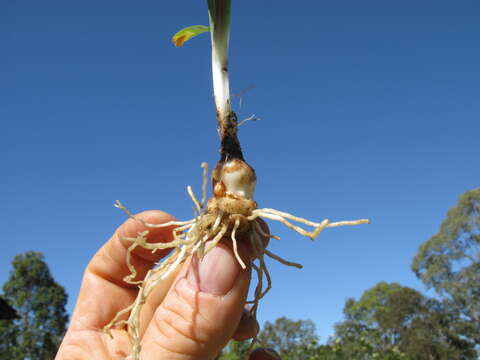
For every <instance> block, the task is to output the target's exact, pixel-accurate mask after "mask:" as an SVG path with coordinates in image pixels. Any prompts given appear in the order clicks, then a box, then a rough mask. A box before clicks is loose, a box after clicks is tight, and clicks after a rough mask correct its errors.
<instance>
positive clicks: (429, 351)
mask: <svg viewBox="0 0 480 360" xmlns="http://www.w3.org/2000/svg"><path fill="white" fill-rule="evenodd" d="M344 314H345V321H343V322H341V323H339V324H337V325H336V328H335V330H336V332H335V339H334V340H335V342H334V343H335V344H337V345H340V349H341V350H342V353H343V354H345V356H346V358H349V357H351V358H359V357H358V352H359V347H360V348H361V349H363V352H364V353H366V354H367V355H372V354H375V353H377V356H380V358H382V359H412V360H417V359H418V360H423V359H425V360H430V359H438V360H455V359H459V360H460V359H462V360H463V359H465V360H466V359H476V353H475V351H474V345H473V344H472V343H471V342H468V341H466V340H465V339H463V338H462V337H461V336H460V335H459V334H458V333H456V332H455V331H453V330H452V324H454V323H455V319H454V317H453V316H452V313H450V312H447V311H445V309H444V308H443V306H442V304H441V303H440V302H439V301H436V300H434V299H429V298H427V297H425V296H423V295H422V294H421V293H419V292H418V291H416V290H414V289H411V288H408V287H404V286H401V285H400V284H397V283H390V284H389V283H385V282H381V283H378V284H377V285H375V286H374V287H373V288H371V289H369V290H367V291H365V292H364V293H363V295H362V296H361V298H360V299H359V300H358V301H355V300H354V299H349V300H347V302H346V304H345V308H344ZM359 345H360V346H359ZM355 354H356V355H355ZM363 358H365V359H371V357H369V356H367V357H362V359H363Z"/></svg>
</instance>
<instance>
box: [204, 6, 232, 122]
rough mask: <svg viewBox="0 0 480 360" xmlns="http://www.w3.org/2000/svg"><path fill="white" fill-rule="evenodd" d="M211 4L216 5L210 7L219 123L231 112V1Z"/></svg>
mask: <svg viewBox="0 0 480 360" xmlns="http://www.w3.org/2000/svg"><path fill="white" fill-rule="evenodd" d="M211 2H212V3H215V4H214V5H213V6H211V5H209V15H210V16H209V17H210V34H211V40H212V77H213V95H214V98H215V105H216V107H217V111H218V116H219V121H223V120H224V119H226V118H227V116H228V115H229V114H230V111H231V108H230V82H229V79H228V43H229V37H230V0H213V1H211ZM209 3H210V2H209ZM212 7H213V9H212ZM213 12H214V13H213Z"/></svg>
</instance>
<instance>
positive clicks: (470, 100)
mask: <svg viewBox="0 0 480 360" xmlns="http://www.w3.org/2000/svg"><path fill="white" fill-rule="evenodd" d="M293 4H294V3H293V2H291V1H273V0H269V1H267V0H243V1H234V2H233V20H232V39H231V52H230V54H231V61H230V70H231V85H232V92H233V93H237V94H240V93H242V94H243V95H242V107H241V109H238V106H237V107H236V108H237V110H238V113H239V116H240V118H245V117H248V116H250V115H251V114H256V115H257V116H259V117H260V118H261V121H258V122H255V123H248V124H246V125H244V126H242V127H241V129H240V139H241V142H242V145H243V148H244V153H245V155H246V158H247V160H248V161H249V162H250V163H251V164H252V165H253V166H254V167H255V169H256V171H257V175H258V186H257V201H258V202H259V205H260V206H261V207H273V208H277V209H280V210H285V211H289V212H293V213H295V214H298V215H300V216H304V217H307V218H310V219H314V220H321V219H323V218H325V217H328V218H330V219H331V220H343V219H355V218H363V217H369V218H371V219H372V221H373V223H372V224H371V225H363V226H360V227H353V228H338V229H329V230H326V231H325V232H324V233H323V234H322V235H321V236H320V238H318V239H317V240H316V241H315V242H313V243H312V242H310V241H309V240H308V239H306V238H303V237H301V236H299V235H297V234H295V233H292V232H291V231H289V230H287V229H284V228H283V227H282V226H279V225H276V224H273V225H272V226H271V229H272V232H273V233H275V234H278V235H280V236H281V237H282V240H281V241H279V242H274V243H272V244H271V249H272V250H273V251H274V252H276V253H278V254H279V255H282V256H284V257H286V258H288V259H290V260H292V261H297V262H301V263H303V264H304V266H305V267H304V269H303V270H297V269H293V268H286V267H284V266H282V265H279V264H277V263H274V262H270V269H271V273H272V276H273V282H274V286H273V289H272V291H271V293H270V294H269V295H268V296H267V297H266V298H265V300H264V301H263V303H262V305H261V309H260V312H259V313H260V321H261V322H263V321H265V320H274V319H275V318H277V317H279V316H288V317H290V318H294V319H312V320H314V321H315V323H316V325H317V329H318V333H319V335H320V336H321V338H322V340H326V338H327V337H328V335H329V334H331V333H332V331H333V324H334V323H335V322H336V321H339V320H341V319H342V307H343V304H344V302H345V300H346V299H347V298H348V297H358V296H360V295H361V293H362V292H363V291H364V290H366V289H367V288H369V287H371V286H373V285H375V284H376V283H377V282H379V281H398V282H400V283H402V284H404V285H407V286H413V287H415V288H417V289H422V290H423V287H422V284H421V283H419V282H418V281H417V280H416V278H415V276H414V274H413V273H412V272H411V271H410V263H411V260H412V258H413V256H414V255H415V253H416V250H417V248H418V246H419V245H420V244H421V243H422V242H423V241H425V240H427V239H428V238H429V237H430V236H431V235H433V234H434V233H435V232H436V230H437V228H438V226H439V224H440V222H441V220H442V219H443V218H444V216H445V214H446V211H447V209H448V208H449V207H451V206H453V205H454V204H455V203H456V200H457V197H458V195H460V194H461V193H462V192H464V191H466V190H469V189H472V188H474V187H477V186H479V179H480V166H479V165H480V164H479V162H480V151H479V147H480V146H479V134H480V99H479V98H480V67H479V64H480V47H479V39H480V23H479V21H478V19H479V18H480V3H479V2H478V1H476V0H470V1H463V0H462V1H455V2H452V1H443V0H435V1H433V0H423V1H411V0H407V1H401V2H399V1H384V0H383V1H380V0H377V1H368V0H367V1H353V0H348V1H341V2H340V1H330V2H327V1H313V0H311V1H303V2H301V6H296V5H293ZM207 22H208V18H207V14H206V5H205V1H193V0H192V1H188V0H187V1H184V2H182V3H180V2H173V1H158V0H157V1H151V0H144V1H135V2H134V1H123V0H122V1H118V0H116V1H111V0H103V1H91V0H85V1H80V2H78V1H77V2H75V1H60V0H45V1H32V0H30V1H13V0H4V1H2V2H1V4H0V49H1V50H0V52H1V55H0V122H1V131H0V164H1V170H0V171H1V175H0V179H1V180H0V183H1V188H0V200H1V204H0V228H1V232H2V240H1V245H0V250H1V251H0V283H3V282H4V281H5V280H6V279H7V277H8V272H9V270H10V261H11V259H12V258H13V256H15V255H16V254H18V253H21V252H24V251H27V250H36V251H41V252H43V253H44V254H45V256H46V260H47V262H48V264H49V265H50V268H51V271H52V273H53V275H54V277H55V278H56V279H57V280H58V282H59V283H61V284H62V285H64V286H65V288H66V290H67V292H68V294H69V297H70V299H69V303H68V310H69V311H71V310H72V308H73V306H74V303H75V300H76V296H77V290H78V287H79V284H80V280H81V276H82V272H83V269H84V267H85V265H86V264H87V262H88V260H89V258H90V257H91V256H92V255H93V254H94V252H95V251H96V250H97V249H98V248H99V247H100V246H101V245H102V243H103V242H104V241H105V240H106V239H107V238H108V237H109V236H110V234H111V233H112V232H113V231H114V229H115V227H116V226H118V225H119V224H120V223H121V222H123V221H124V219H125V217H124V214H123V213H121V212H120V211H119V210H117V209H115V208H113V206H112V204H113V201H114V200H115V199H120V200H122V202H123V203H124V204H126V205H127V206H128V207H129V208H130V209H131V210H133V211H140V210H144V209H162V210H164V211H167V212H170V213H172V214H174V215H175V216H176V217H177V218H179V219H187V218H190V217H191V215H192V211H191V209H192V204H191V202H190V200H189V198H188V196H187V195H186V191H185V188H186V186H187V185H189V184H191V185H192V186H193V187H194V189H196V190H197V191H198V190H199V187H200V184H201V178H200V167H199V166H200V163H201V162H202V161H207V162H209V163H210V164H212V165H213V164H214V163H215V162H216V160H217V156H218V152H217V151H218V150H217V149H218V139H217V134H216V130H215V117H214V106H213V101H212V97H211V91H212V90H211V89H212V86H211V77H210V45H209V38H208V36H206V35H204V36H202V37H199V38H198V39H195V41H192V42H190V43H187V44H186V46H184V47H183V48H179V49H176V48H174V46H173V45H172V44H171V43H170V40H169V39H170V36H171V35H172V34H173V33H174V32H176V31H177V30H178V29H179V28H181V27H183V26H187V25H193V24H206V23H207ZM238 99H239V98H238V97H237V98H236V99H235V101H236V102H237V104H238Z"/></svg>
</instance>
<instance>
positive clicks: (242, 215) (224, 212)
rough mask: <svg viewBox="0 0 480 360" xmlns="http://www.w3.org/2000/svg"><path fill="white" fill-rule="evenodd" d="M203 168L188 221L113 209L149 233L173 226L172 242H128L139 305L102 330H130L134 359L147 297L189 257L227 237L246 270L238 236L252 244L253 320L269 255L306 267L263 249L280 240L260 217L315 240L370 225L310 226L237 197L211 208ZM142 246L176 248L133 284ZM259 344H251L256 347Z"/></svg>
mask: <svg viewBox="0 0 480 360" xmlns="http://www.w3.org/2000/svg"><path fill="white" fill-rule="evenodd" d="M202 168H203V186H202V199H201V200H200V201H199V200H198V199H197V198H196V197H195V195H194V193H193V191H192V189H191V187H190V186H189V187H187V192H188V194H189V196H190V198H191V199H192V201H193V203H194V205H195V208H194V209H195V216H194V218H193V219H191V220H188V221H170V222H167V223H163V224H151V223H147V222H145V221H143V220H141V219H139V218H136V217H135V216H134V215H133V214H132V213H130V211H129V210H128V209H127V208H125V207H124V206H123V205H122V204H121V203H120V202H119V201H116V203H115V206H116V207H117V208H120V209H121V210H123V211H124V212H125V213H126V214H127V215H128V216H129V217H130V218H132V219H135V220H136V221H139V222H141V223H142V224H143V225H144V226H145V227H146V228H162V227H171V226H174V230H172V234H173V240H172V241H170V242H166V243H163V242H158V243H150V242H148V241H147V238H148V233H149V231H148V230H146V231H143V232H140V233H138V236H136V237H133V238H124V240H127V241H129V242H131V245H130V246H129V248H128V251H127V257H126V262H127V266H128V268H129V270H130V274H129V275H128V276H126V277H125V278H124V281H125V282H127V283H129V284H135V285H137V286H138V288H139V292H138V295H137V297H136V299H135V301H134V302H133V303H132V304H131V305H130V306H128V307H127V308H125V309H123V310H121V311H120V312H118V313H117V314H116V316H115V317H114V318H113V319H112V321H110V323H108V324H107V325H106V326H105V327H104V329H103V330H104V331H105V332H107V333H110V329H112V328H114V327H122V326H126V327H127V330H128V334H129V337H130V340H131V343H132V354H131V356H130V358H131V359H133V360H137V359H139V355H140V340H141V339H140V324H139V321H140V311H141V309H142V306H143V304H144V303H145V301H146V299H147V297H148V296H149V294H150V293H151V292H152V290H153V289H154V288H155V287H156V286H157V285H158V284H159V283H160V282H161V281H162V280H163V279H165V278H167V277H168V276H169V275H170V274H171V273H172V272H173V271H174V270H175V269H176V268H177V267H178V266H179V265H181V264H182V263H183V262H184V261H185V260H186V259H187V258H188V257H189V256H192V255H194V254H196V255H197V256H198V257H199V258H200V259H201V258H202V257H203V256H205V254H207V253H208V252H209V251H210V250H212V249H213V248H214V247H215V246H216V245H217V244H218V243H219V242H220V241H222V239H226V238H229V239H231V241H232V248H233V252H234V254H235V257H236V259H237V261H238V263H239V264H240V266H241V267H242V268H243V269H245V268H246V265H245V262H244V260H243V259H242V258H241V256H240V255H239V252H238V246H237V239H238V238H239V236H242V239H243V238H246V239H249V241H250V248H251V251H253V254H252V255H253V256H252V258H255V260H254V261H253V262H252V265H251V266H252V269H253V270H254V271H255V272H256V275H257V284H256V287H255V291H254V296H253V299H252V300H249V301H247V303H248V304H250V305H251V310H250V311H251V313H252V315H253V316H254V317H255V316H256V313H257V310H258V305H259V301H260V300H261V299H262V298H263V297H264V296H265V295H266V294H267V293H268V291H269V290H270V289H271V287H272V279H271V276H270V273H269V271H268V268H267V266H266V264H265V256H267V257H270V258H272V259H274V260H276V261H278V262H280V263H282V264H284V265H287V266H293V267H296V268H302V265H301V264H297V263H294V262H290V261H287V260H285V259H283V258H281V257H280V256H278V255H276V254H274V253H272V252H271V251H269V250H267V249H266V248H265V243H266V239H268V238H273V239H279V238H278V237H277V236H274V235H270V234H267V233H266V232H265V231H264V230H263V229H262V226H261V225H260V222H259V218H262V219H267V220H275V221H279V222H281V223H282V224H284V225H285V226H287V227H288V228H290V229H292V230H294V231H296V232H298V233H299V234H301V235H304V236H306V237H309V238H310V239H312V240H313V239H314V238H315V237H317V236H318V235H319V234H320V232H321V231H322V230H323V229H325V228H327V227H336V226H344V225H359V224H365V223H368V222H369V221H368V220H366V219H361V220H354V221H340V222H330V221H329V220H327V219H325V220H323V221H322V222H320V223H316V222H313V221H309V220H306V219H303V218H300V217H297V216H294V215H291V214H289V213H286V212H282V211H278V210H275V209H268V208H264V209H257V206H256V202H255V201H253V200H251V199H246V198H241V197H238V196H230V197H221V198H217V197H213V198H211V199H210V200H209V201H208V202H207V204H205V200H206V186H207V173H208V168H207V164H206V163H203V164H202ZM297 224H300V225H306V226H309V227H311V228H312V230H311V231H308V230H305V229H304V228H302V227H301V226H300V225H297ZM137 247H142V248H144V249H148V250H150V251H152V252H155V251H157V250H163V249H173V251H172V253H171V254H170V255H169V256H168V257H167V258H166V259H164V260H163V261H162V262H160V263H159V264H157V266H156V267H154V268H152V269H150V270H149V271H148V273H147V275H146V276H145V278H144V279H143V280H141V281H135V280H134V279H135V278H136V276H137V271H136V269H135V267H134V266H133V265H132V263H131V253H132V251H133V250H134V249H135V248H137ZM254 342H255V339H254V340H253V341H252V345H253V344H254Z"/></svg>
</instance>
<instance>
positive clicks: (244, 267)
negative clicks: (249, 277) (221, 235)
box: [231, 219, 247, 270]
mask: <svg viewBox="0 0 480 360" xmlns="http://www.w3.org/2000/svg"><path fill="white" fill-rule="evenodd" d="M239 226H240V220H238V219H236V220H235V225H233V230H232V235H231V238H232V244H233V253H234V254H235V257H236V259H237V261H238V263H239V264H240V266H241V267H242V269H243V270H245V269H246V268H247V267H246V266H245V263H244V262H243V260H242V258H241V257H240V255H239V254H238V247H237V239H236V238H235V232H236V231H237V229H238V227H239Z"/></svg>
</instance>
